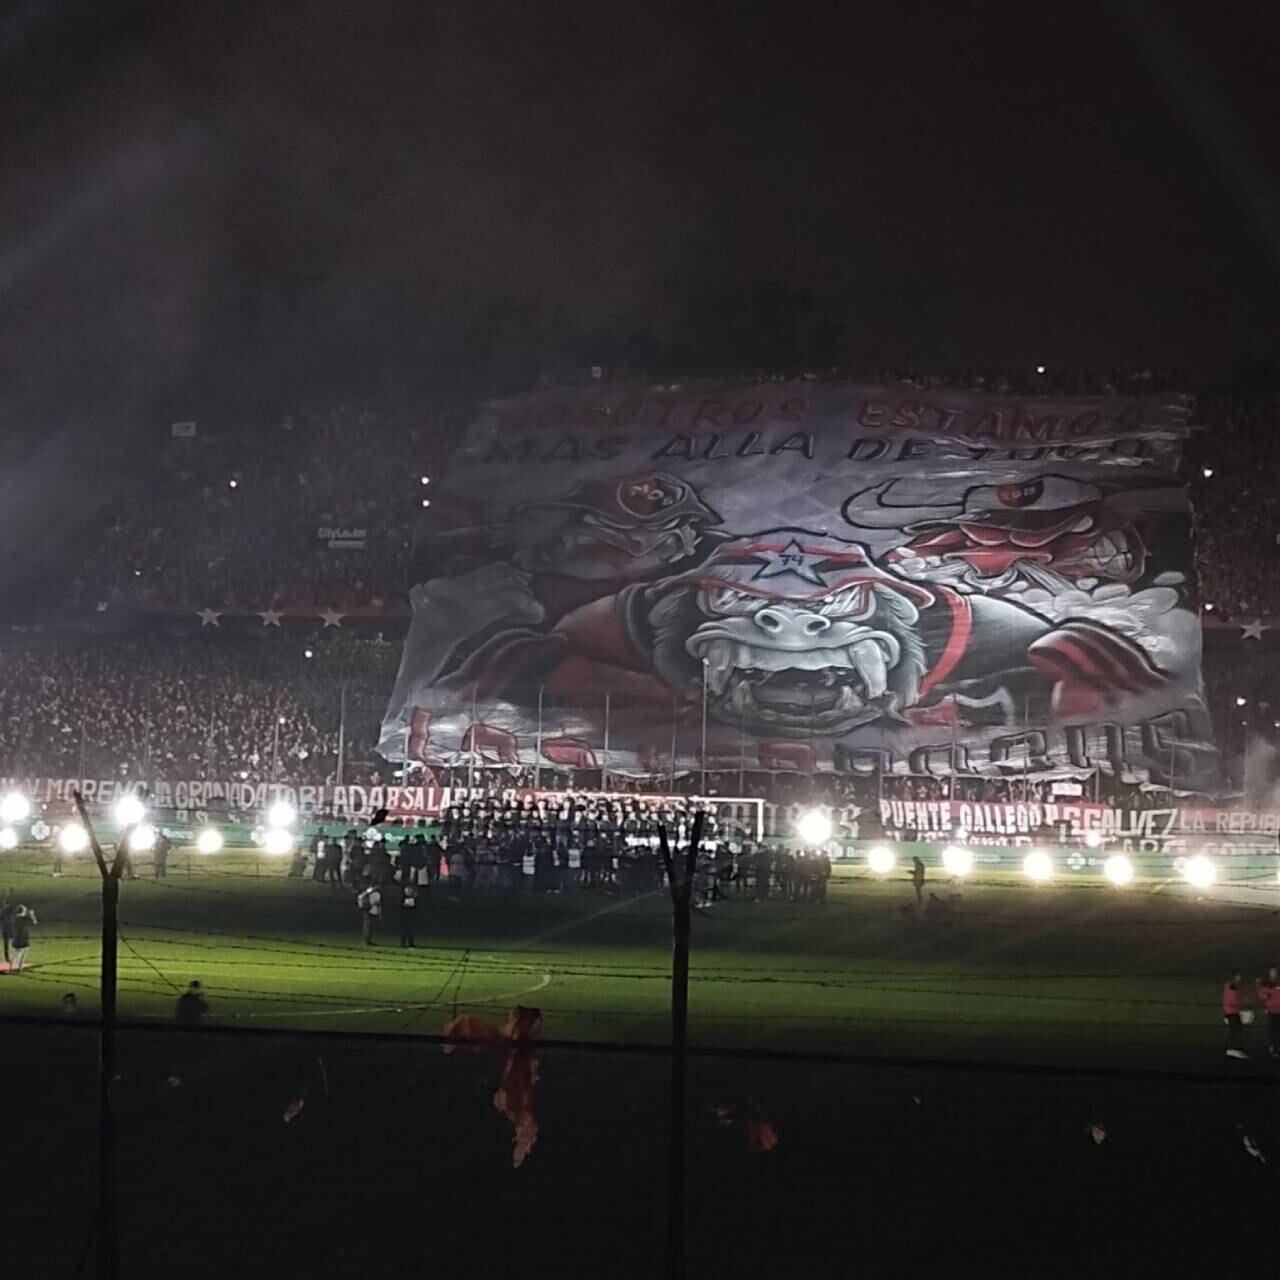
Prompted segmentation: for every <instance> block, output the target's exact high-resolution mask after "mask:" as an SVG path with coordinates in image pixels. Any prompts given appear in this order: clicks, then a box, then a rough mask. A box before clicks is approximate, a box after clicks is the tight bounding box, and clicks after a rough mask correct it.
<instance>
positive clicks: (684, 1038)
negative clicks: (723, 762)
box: [658, 813, 703, 1280]
mask: <svg viewBox="0 0 1280 1280" xmlns="http://www.w3.org/2000/svg"><path fill="white" fill-rule="evenodd" d="M702 820H703V815H702V814H701V813H698V814H696V815H695V816H694V819H693V827H692V829H691V830H690V832H689V848H688V850H687V851H686V853H685V855H684V858H683V859H681V858H679V856H678V851H673V850H672V848H671V845H670V843H669V841H668V840H667V829H666V827H665V826H660V827H659V828H658V844H659V847H660V848H661V850H662V861H663V863H664V864H665V865H666V869H667V881H668V883H669V885H670V888H671V919H672V929H671V1116H670V1129H669V1132H668V1145H667V1244H666V1255H665V1262H664V1266H663V1271H662V1274H663V1276H664V1277H665V1280H683V1278H684V1274H685V1256H684V1244H685V1222H684V1183H685V1110H686V1107H685V1077H686V1074H687V1063H688V1043H689V941H690V936H691V932H692V931H691V927H690V926H691V920H692V915H693V882H694V875H695V873H696V871H697V866H698V851H699V848H700V846H701V843H702Z"/></svg>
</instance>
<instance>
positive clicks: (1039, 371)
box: [1036, 364, 1044, 373]
mask: <svg viewBox="0 0 1280 1280" xmlns="http://www.w3.org/2000/svg"><path fill="white" fill-rule="evenodd" d="M1036 372H1037V373H1043V372H1044V365H1042V364H1038V365H1036Z"/></svg>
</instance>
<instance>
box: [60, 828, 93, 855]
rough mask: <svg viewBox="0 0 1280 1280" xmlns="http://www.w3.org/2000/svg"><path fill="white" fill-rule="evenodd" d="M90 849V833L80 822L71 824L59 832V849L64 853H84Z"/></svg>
mask: <svg viewBox="0 0 1280 1280" xmlns="http://www.w3.org/2000/svg"><path fill="white" fill-rule="evenodd" d="M88 847H89V833H88V832H87V831H86V830H85V829H84V828H83V827H82V826H81V825H80V824H79V823H78V822H69V823H67V825H66V826H65V827H63V828H62V830H61V831H59V832H58V848H59V849H61V850H62V852H63V853H83V852H84V851H85V850H86V849H87V848H88Z"/></svg>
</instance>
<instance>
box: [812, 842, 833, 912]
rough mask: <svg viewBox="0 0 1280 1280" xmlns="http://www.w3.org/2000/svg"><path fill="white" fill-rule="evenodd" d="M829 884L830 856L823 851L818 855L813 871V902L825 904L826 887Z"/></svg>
mask: <svg viewBox="0 0 1280 1280" xmlns="http://www.w3.org/2000/svg"><path fill="white" fill-rule="evenodd" d="M830 883H831V856H830V855H829V854H828V853H827V851H826V850H825V849H823V850H822V852H821V853H819V854H818V857H817V863H816V865H815V866H814V869H813V899H814V901H815V902H826V900H827V886H828V885H829V884H830Z"/></svg>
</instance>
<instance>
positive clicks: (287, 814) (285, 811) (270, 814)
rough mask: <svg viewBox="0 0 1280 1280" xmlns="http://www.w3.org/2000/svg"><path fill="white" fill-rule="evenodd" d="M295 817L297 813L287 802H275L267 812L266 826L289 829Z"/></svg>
mask: <svg viewBox="0 0 1280 1280" xmlns="http://www.w3.org/2000/svg"><path fill="white" fill-rule="evenodd" d="M297 816H298V811H297V810H296V809H295V808H294V807H293V805H291V804H290V803H289V802H288V801H287V800H277V801H276V802H275V804H273V805H272V806H271V808H270V809H268V810H267V826H269V827H291V826H293V820H294V819H295V818H296V817H297Z"/></svg>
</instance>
